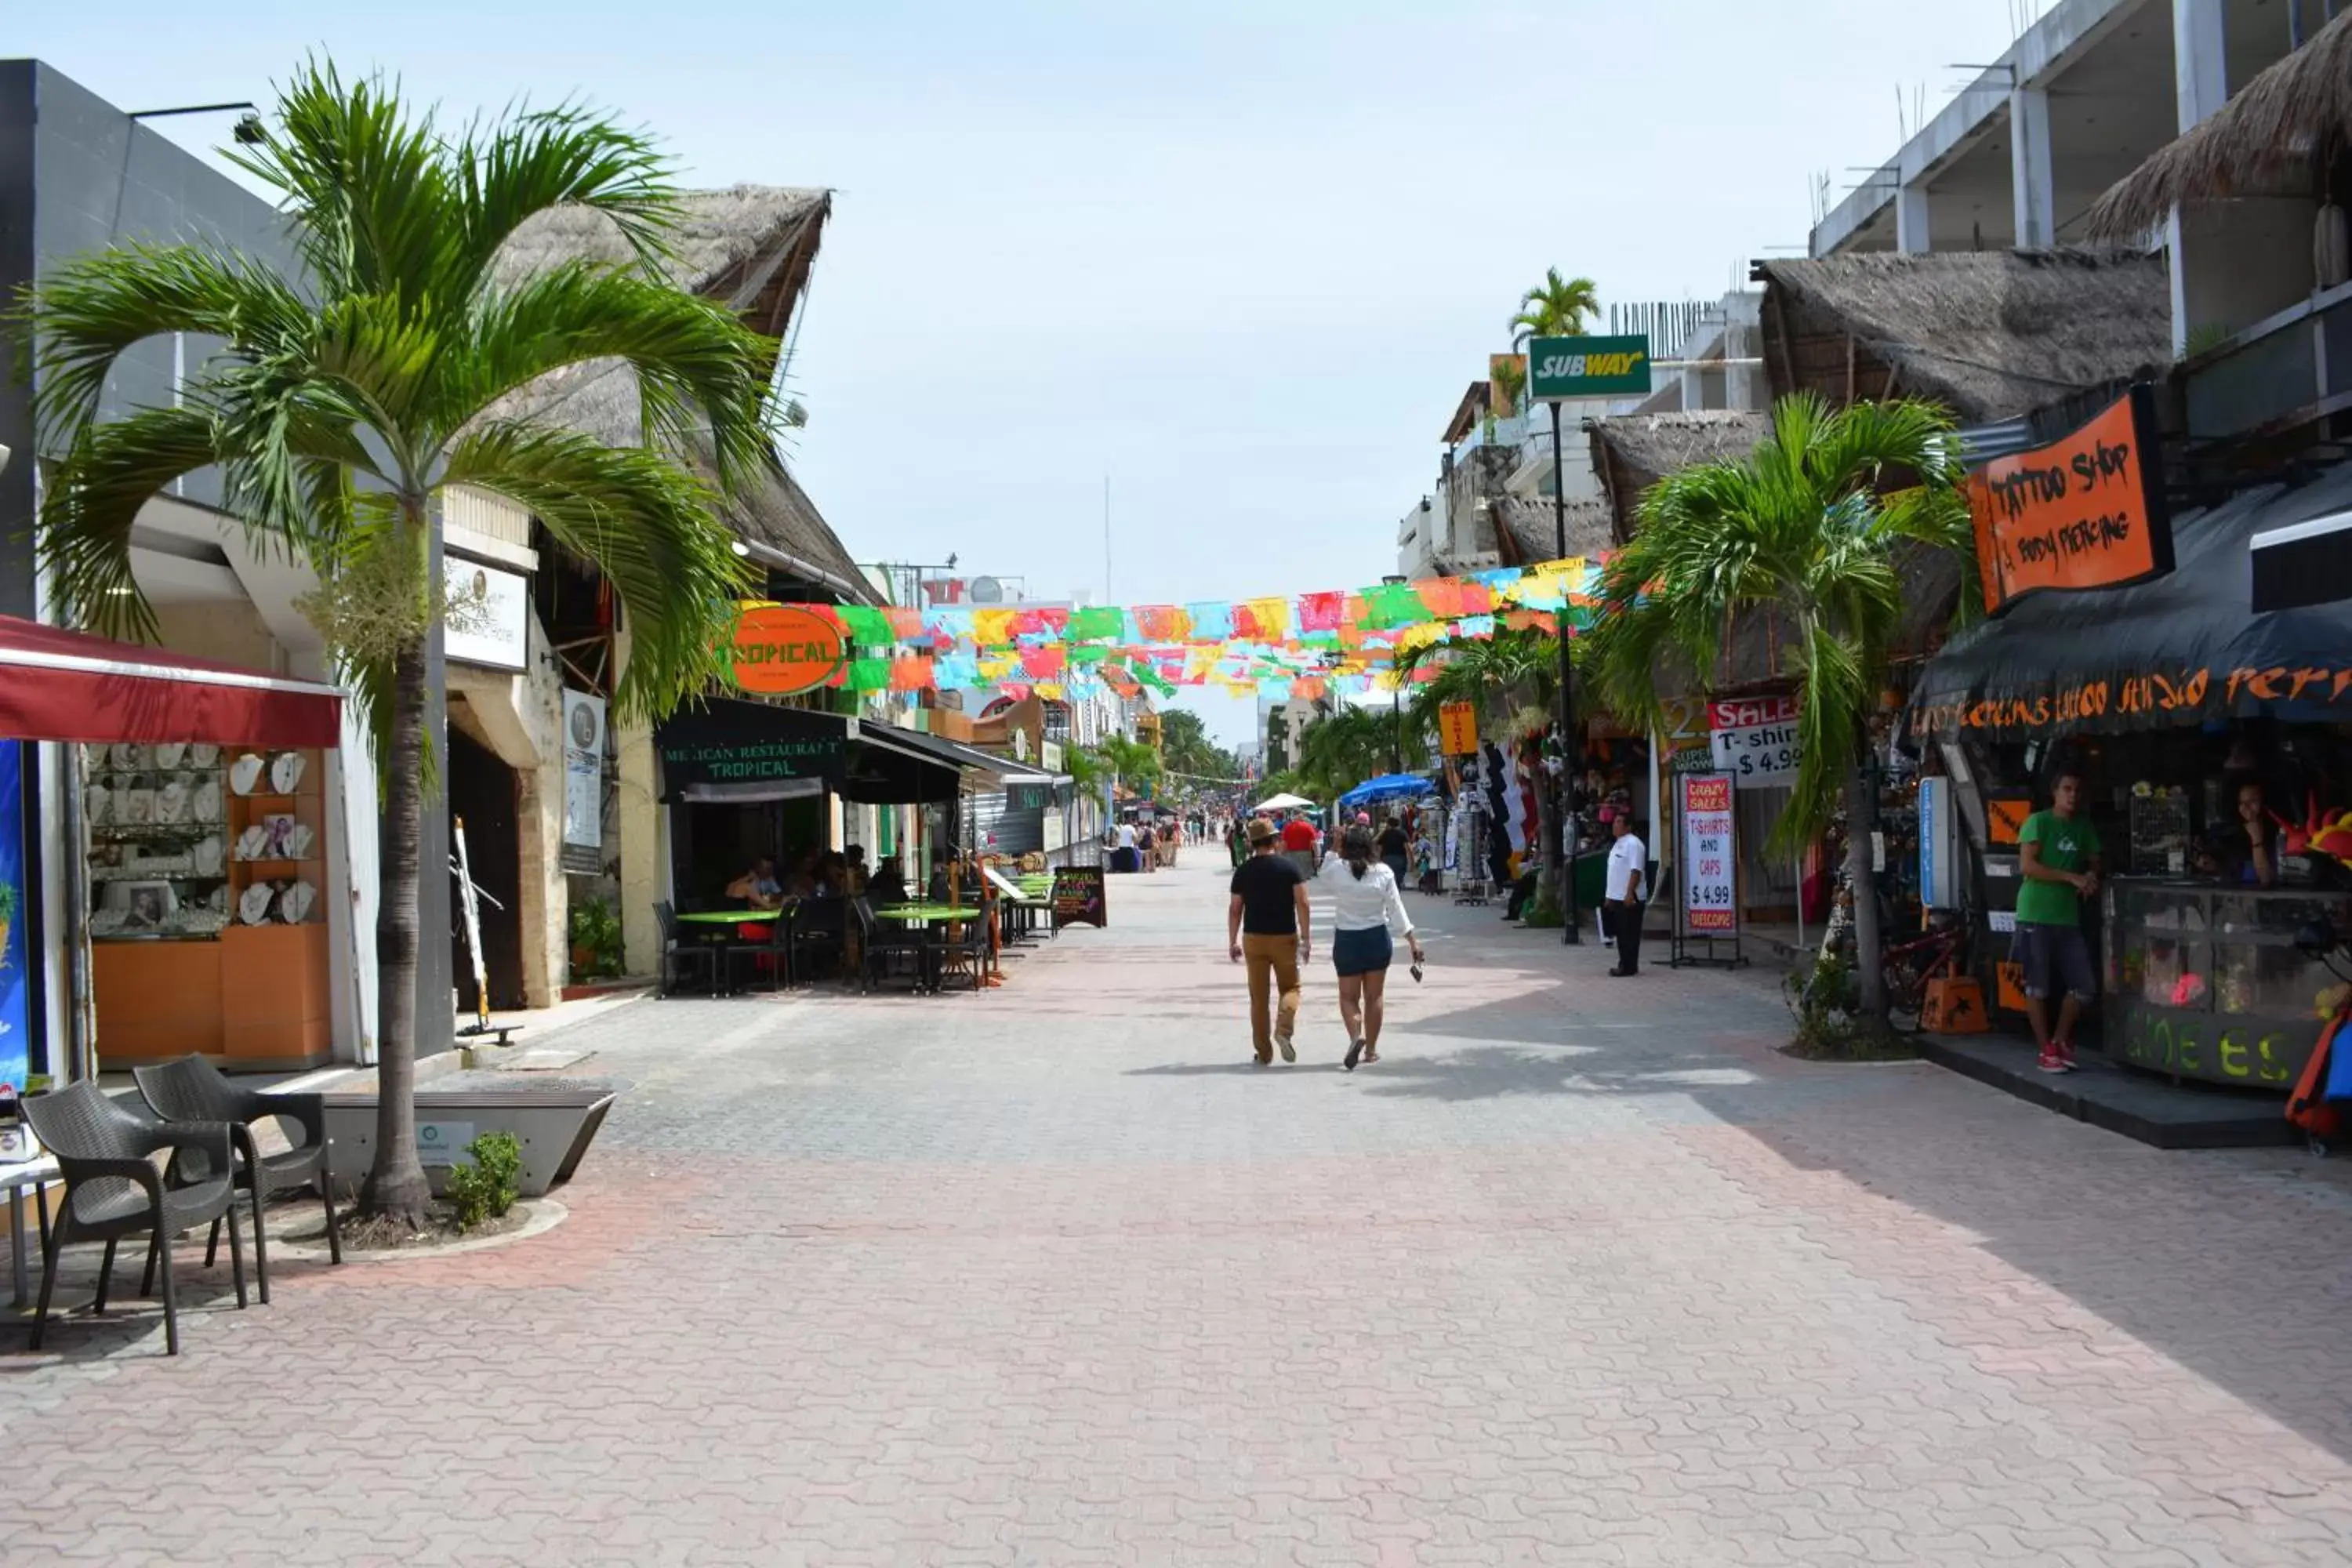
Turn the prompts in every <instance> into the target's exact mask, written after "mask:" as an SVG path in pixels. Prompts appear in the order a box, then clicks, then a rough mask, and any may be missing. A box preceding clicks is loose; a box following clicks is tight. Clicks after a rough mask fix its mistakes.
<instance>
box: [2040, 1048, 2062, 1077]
mask: <svg viewBox="0 0 2352 1568" xmlns="http://www.w3.org/2000/svg"><path fill="white" fill-rule="evenodd" d="M2035 1065H2036V1066H2038V1067H2039V1068H2041V1069H2042V1071H2043V1072H2064V1071H2065V1070H2066V1058H2064V1057H2062V1056H2060V1055H2059V1054H2058V1047H2056V1046H2052V1047H2048V1048H2047V1049H2045V1050H2044V1051H2043V1052H2042V1059H2041V1060H2040V1061H2039V1062H2038V1063H2036V1064H2035Z"/></svg>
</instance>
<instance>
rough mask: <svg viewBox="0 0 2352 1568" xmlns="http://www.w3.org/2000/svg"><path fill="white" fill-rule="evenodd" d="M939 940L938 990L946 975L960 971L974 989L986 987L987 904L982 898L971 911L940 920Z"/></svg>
mask: <svg viewBox="0 0 2352 1568" xmlns="http://www.w3.org/2000/svg"><path fill="white" fill-rule="evenodd" d="M939 942H940V952H939V966H940V971H939V973H940V990H942V991H944V990H946V989H947V983H948V976H949V975H950V974H960V975H962V976H964V977H966V978H967V979H969V980H971V988H972V990H973V991H975V992H980V991H985V990H986V989H988V961H989V949H988V906H987V903H986V901H985V900H983V901H982V905H981V907H980V908H979V909H978V910H974V911H973V912H972V913H971V914H969V915H966V916H964V917H962V918H961V919H959V920H957V921H954V922H953V923H951V924H947V923H943V925H942V929H941V931H940V938H939Z"/></svg>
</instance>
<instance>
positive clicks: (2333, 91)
mask: <svg viewBox="0 0 2352 1568" xmlns="http://www.w3.org/2000/svg"><path fill="white" fill-rule="evenodd" d="M2347 143H2352V11H2347V12H2346V13H2345V14H2344V15H2342V16H2337V17H2336V19H2335V20H2334V21H2332V22H2330V23H2328V24H2327V26H2325V27H2322V28H2321V29H2320V30H2319V31H2318V32H2317V33H2315V35H2313V37H2312V38H2311V41H2310V42H2309V43H2306V44H2305V45H2304V46H2303V47H2301V48H2299V49H2297V50H2295V51H2294V53H2293V54H2291V55H2288V56H2287V57H2286V58H2284V59H2282V60H2280V61H2278V62H2277V63H2275V64H2273V65H2272V66H2271V67H2269V68H2267V69H2265V70H2263V72H2262V73H2261V74H2259V75H2257V76H2256V77H2255V78H2254V79H2252V81H2250V82H2248V83H2247V84H2246V85H2245V86H2244V87H2243V88H2242V89H2240V90H2239V92H2238V94H2237V96H2235V97H2234V98H2232V99H2231V100H2230V101H2229V102H2227V103H2225V104H2223V105H2222V106H2221V108H2220V109H2218V110H2214V112H2213V113H2211V114H2210V115H2208V116H2207V117H2206V118H2205V119H2204V120H2203V121H2201V122H2200V123H2199V124H2198V125H2196V126H2195V127H2193V128H2192V129H2190V130H2189V131H2186V132H2182V133H2181V134H2180V135H2179V137H2177V138H2175V139H2174V140H2173V141H2171V142H2167V143H2166V144H2165V145H2164V146H2162V147H2160V148H2158V149H2157V151H2156V152H2155V153H2152V154H2150V155H2149V157H2148V159H2147V162H2146V163H2142V164H2141V165H2140V166H2139V167H2138V168H2137V169H2135V170H2133V171H2132V172H2131V173H2130V174H2126V175H2125V176H2124V177H2123V178H2122V179H2121V180H2118V181H2117V182H2116V184H2114V185H2112V186H2110V187H2109V188H2108V189H2107V191H2106V193H2105V195H2102V196H2100V197H2099V199H2098V200H2097V201H2096V202H2095V203H2093V204H2092V205H2091V210H2090V212H2089V213H2088V214H2087V215H2085V216H2084V228H2085V230H2086V232H2087V233H2088V234H2089V235H2090V237H2092V238H2094V239H2099V240H2116V241H2129V240H2134V239H2137V238H2140V237H2144V236H2146V235H2148V234H2150V233H2152V232H2154V231H2155V229H2156V228H2157V227H2158V226H2159V225H2160V224H2162V223H2163V222H2164V221H2165V220H2166V219H2167V217H2168V216H2170V214H2171V212H2172V209H2173V208H2174V207H2176V206H2185V205H2192V204H2195V203H2198V202H2210V201H2226V200H2230V199H2231V198H2242V197H2250V196H2283V195H2311V194H2312V191H2313V180H2314V175H2315V170H2314V164H2315V162H2316V161H2317V160H2318V159H2320V158H2321V157H2322V156H2324V155H2325V154H2326V153H2327V152H2328V151H2329V150H2331V149H2334V148H2338V147H2342V146H2344V145H2346V144H2347Z"/></svg>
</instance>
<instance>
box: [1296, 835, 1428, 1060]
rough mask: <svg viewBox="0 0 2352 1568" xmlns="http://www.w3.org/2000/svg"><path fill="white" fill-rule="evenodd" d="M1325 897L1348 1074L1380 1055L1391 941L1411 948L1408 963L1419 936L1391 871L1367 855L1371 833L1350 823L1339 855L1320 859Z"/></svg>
mask: <svg viewBox="0 0 2352 1568" xmlns="http://www.w3.org/2000/svg"><path fill="white" fill-rule="evenodd" d="M1318 880H1319V881H1320V882H1322V883H1323V885H1324V890H1325V891H1326V892H1328V893H1329V894H1330V895H1331V909H1332V921H1331V930H1332V936H1331V963H1332V966H1333V967H1334V968H1336V969H1337V970H1338V971H1339V1021H1340V1022H1341V1023H1342V1024H1344V1025H1346V1026H1347V1029H1348V1059H1347V1061H1346V1063H1345V1064H1344V1065H1345V1066H1346V1068H1347V1069H1348V1070H1349V1072H1353V1071H1355V1070H1356V1064H1357V1063H1358V1062H1359V1061H1366V1062H1376V1061H1378V1060H1380V1059H1381V1014H1382V1011H1383V1008H1382V1005H1381V1003H1382V997H1383V996H1384V995H1385V994H1386V993H1387V990H1388V983H1389V961H1390V960H1391V958H1392V957H1393V956H1394V955H1395V952H1396V947H1395V943H1394V942H1393V941H1392V940H1391V937H1392V935H1393V936H1401V937H1402V938H1404V940H1405V941H1406V942H1408V943H1409V944H1411V946H1412V962H1413V963H1414V964H1415V965H1416V966H1418V965H1419V964H1420V963H1421V937H1420V935H1419V933H1417V932H1416V931H1414V930H1413V929H1412V916H1411V915H1408V914H1406V913H1405V912H1404V900H1403V898H1402V896H1400V895H1399V893H1398V892H1397V879H1396V873H1395V872H1393V871H1391V870H1390V869H1389V868H1387V867H1386V866H1384V865H1381V863H1379V862H1378V861H1376V860H1374V859H1373V858H1372V836H1371V833H1370V831H1369V830H1368V829H1366V828H1363V827H1350V828H1349V829H1348V831H1347V834H1346V836H1345V837H1342V838H1341V839H1340V841H1339V854H1338V855H1335V856H1333V857H1332V858H1330V859H1328V860H1327V861H1325V862H1324V863H1323V869H1322V871H1321V873H1320V874H1319V876H1318Z"/></svg>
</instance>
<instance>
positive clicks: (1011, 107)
mask: <svg viewBox="0 0 2352 1568" xmlns="http://www.w3.org/2000/svg"><path fill="white" fill-rule="evenodd" d="M9 9H10V10H11V11H13V12H14V13H15V14H14V15H12V16H8V17H7V20H6V25H5V26H0V54H7V55H32V56H36V57H37V58H43V59H45V60H47V62H48V63H50V64H51V65H53V66H55V67H57V68H59V69H61V70H63V71H64V72H65V73H66V74H67V75H68V76H69V77H72V78H74V79H76V80H78V81H79V82H80V83H81V84H82V85H83V86H85V87H87V88H89V89H91V90H93V91H95V92H97V93H99V94H100V96H102V97H104V98H106V99H108V100H110V101H112V102H113V103H115V104H116V105H118V106H119V107H121V108H124V109H147V108H161V107H164V106H167V105H175V104H185V103H204V102H214V101H220V100H235V99H254V100H259V101H261V102H263V103H264V104H265V105H267V103H268V100H269V98H270V96H271V83H272V82H273V81H274V80H278V79H282V78H283V77H284V75H285V72H286V70H287V68H289V66H290V65H291V64H292V63H293V62H295V61H297V60H299V58H301V57H302V56H303V55H304V54H305V53H306V52H310V51H313V50H316V51H320V52H323V53H325V54H328V55H330V56H331V57H332V58H334V59H336V60H337V61H338V62H339V63H340V64H341V65H342V66H343V67H344V68H345V69H346V70H347V71H352V70H359V69H368V68H380V69H383V70H384V71H386V72H389V73H392V74H395V75H397V76H399V77H400V78H401V79H402V80H403V83H404V87H405V89H406V90H407V91H408V93H409V94H410V95H411V96H412V97H414V98H415V99H417V100H424V101H437V102H438V103H440V104H441V105H442V106H443V108H444V110H445V111H446V112H449V113H452V114H457V115H463V114H467V113H471V112H474V111H477V110H497V109H499V108H500V107H502V106H504V105H507V104H509V103H510V102H513V101H515V100H530V101H531V102H534V103H547V102H551V101H554V100H562V99H567V98H569V99H578V100H587V101H589V102H592V103H593V104H595V105H597V106H598V107H600V108H604V109H607V110H612V111H614V112H615V113H617V114H618V115H620V116H621V117H623V118H624V119H625V120H626V121H630V122H632V123H635V124H641V125H643V126H646V127H647V128H649V129H651V130H652V131H653V132H656V134H657V135H658V136H659V137H660V138H661V140H662V141H663V142H664V144H665V146H666V147H667V150H668V151H669V152H670V153H671V154H672V155H673V156H674V157H675V158H676V159H677V163H678V164H679V177H680V179H681V182H682V183H684V184H688V185H720V184H734V183H737V182H752V183H760V184H792V185H824V186H829V187H832V188H833V189H834V190H835V193H836V194H835V209H834V216H833V221H832V224H831V226H830V229H829V231H828V233H827V235H826V237H825V240H824V250H823V252H822V254H821V256H820V258H819V260H818V263H817V267H816V271H815V275H814V282H813V284H812V287H811V290H810V293H809V296H808V299H807V300H806V302H805V304H804V306H803V313H802V317H801V321H800V323H799V326H798V330H797V336H796V338H795V341H794V342H793V351H794V352H793V360H792V370H791V379H792V386H791V390H792V392H793V395H795V396H797V397H799V398H800V399H801V400H802V402H803V404H804V405H806V407H807V409H808V414H809V422H808V425H807V426H806V428H805V429H803V430H802V431H800V432H799V433H798V435H797V438H796V440H795V443H794V445H793V448H792V450H791V451H790V452H789V453H788V454H787V461H788V462H789V463H790V464H791V465H792V466H793V468H794V470H795V472H796V473H797V474H798V475H799V477H800V478H801V480H802V482H803V484H804V485H805V486H806V488H807V489H808V490H809V492H810V494H811V495H812V496H813V497H814V499H815V500H816V502H817V505H818V506H819V508H820V509H821V510H823V511H824V514H825V516H826V518H827V520H828V521H831V522H832V523H833V525H834V527H835V531H837V532H838V533H839V534H840V535H841V537H842V539H843V541H844V542H845V543H846V544H847V546H848V547H849V550H850V552H851V553H852V554H853V555H855V556H856V558H857V559H859V560H861V561H893V562H915V563H943V562H944V561H945V560H946V559H947V557H948V556H949V555H950V553H952V554H954V555H955V556H956V557H957V560H958V563H959V567H960V571H961V572H964V573H988V574H996V575H999V576H1003V577H1009V578H1015V579H1020V580H1022V581H1023V582H1024V583H1025V584H1026V587H1027V591H1028V593H1029V595H1030V596H1032V597H1034V598H1044V599H1065V598H1069V597H1072V596H1075V595H1081V594H1083V595H1091V596H1092V597H1093V598H1095V599H1096V600H1097V602H1102V601H1106V600H1108V601H1109V602H1117V603H1124V604H1140V603H1164V602H1171V601H1174V602H1181V601H1187V600H1194V599H1237V598H1246V597H1253V596H1258V595H1275V594H1281V595H1290V594H1297V593H1304V592H1309V591H1313V590H1318V589H1327V588H1348V587H1356V586H1360V585H1362V584H1366V583H1370V582H1376V581H1378V579H1379V578H1380V577H1381V574H1384V573H1387V572H1392V571H1394V570H1395V564H1396V531H1397V525H1398V521H1399V520H1400V519H1401V518H1402V517H1403V515H1404V514H1405V513H1406V512H1407V511H1408V510H1411V509H1412V507H1413V506H1414V504H1415V503H1416V502H1417V501H1418V500H1419V499H1420V498H1421V497H1422V496H1423V494H1424V493H1426V492H1428V491H1429V490H1431V489H1433V487H1434V484H1435V481H1436V478H1437V467H1438V457H1439V440H1438V437H1439V435H1440V432H1441V431H1442V429H1443V427H1444V423H1445V420H1446V418H1447V416H1449V415H1450V414H1451V413H1452V412H1453V409H1454V405H1455V404H1456V403H1457V402H1458V401H1459V400H1460V397H1461V395H1462V390H1463V388H1464V387H1465V385H1466V384H1469V383H1470V382H1471V381H1473V380H1475V379H1478V378H1479V377H1480V376H1482V375H1483V374H1484V372H1485V365H1486V354H1487V353H1490V352H1496V351H1500V350H1503V349H1506V348H1507V347H1508V346H1509V330H1508V327H1507V322H1508V321H1509V319H1510V316H1511V314H1512V312H1513V311H1514V310H1516V309H1517V301H1518V297H1519V295H1520V294H1521V293H1522V292H1523V291H1524V290H1525V289H1527V288H1528V286H1529V285H1531V284H1533V283H1535V282H1537V281H1538V280H1540V279H1541V278H1542V275H1543V272H1544V269H1545V268H1547V267H1558V268H1560V269H1561V270H1562V271H1563V272H1565V273H1567V274H1569V275H1570V276H1575V275H1579V274H1582V275H1586V276H1590V277H1591V278H1592V279H1595V281H1596V282H1597V283H1598V285H1599V288H1600V293H1601V300H1602V301H1603V303H1604V305H1605V304H1607V303H1609V302H1612V301H1618V302H1631V301H1638V300H1685V299H1698V300H1709V299H1714V298H1717V297H1719V296H1720V295H1721V294H1722V293H1723V292H1724V291H1725V290H1726V289H1728V288H1731V287H1734V286H1738V285H1740V284H1742V283H1744V281H1745V279H1746V277H1747V272H1748V262H1749V260H1750V259H1751V258H1757V257H1760V256H1768V255H1774V254H1790V253H1801V251H1802V248H1803V246H1804V242H1805V236H1806V232H1807V229H1808V227H1809V226H1810V222H1811V189H1812V182H1813V180H1814V179H1815V177H1816V176H1817V175H1818V174H1822V173H1824V172H1826V173H1828V174H1830V175H1831V178H1832V183H1833V186H1834V188H1835V192H1836V195H1841V196H1842V195H1843V192H1844V190H1845V189H1846V188H1847V186H1848V185H1849V184H1851V183H1852V182H1853V181H1854V180H1856V179H1858V178H1860V175H1859V174H1855V173H1853V172H1851V171H1850V169H1849V166H1850V165H1862V164H1873V163H1878V162H1881V161H1883V160H1885V158H1887V157H1888V156H1889V155H1890V154H1891V153H1893V152H1894V150H1895V147H1896V146H1897V144H1898V142H1899V136H1898V131H1897V118H1896V117H1897V102H1898V97H1901V98H1904V99H1906V100H1907V97H1908V94H1909V92H1910V91H1911V90H1913V89H1920V88H1924V89H1925V90H1926V93H1927V103H1928V109H1929V112H1930V113H1932V112H1933V111H1934V110H1935V109H1936V108H1937V106H1939V105H1940V104H1941V103H1942V102H1943V101H1944V100H1946V99H1947V98H1948V96H1949V92H1950V89H1952V88H1953V87H1954V86H1956V85H1957V84H1958V82H1959V81H1960V80H1961V79H1962V78H1963V76H1964V75H1965V74H1968V73H1964V72H1961V71H1959V70H1956V69H1953V68H1951V67H1952V66H1954V65H1955V64H1956V63H1958V62H1981V61H1985V60H1989V59H1991V58H1994V57H1995V56H1996V55H1997V54H1998V53H1999V52H2000V50H2001V49H2003V48H2004V47H2007V45H2008V43H2009V41H2010V39H2011V37H2012V36H2013V31H2012V26H2011V24H2012V20H2013V17H2012V12H2013V10H2014V9H2015V5H2014V4H2013V0H1934V3H1930V0H1780V3H1779V4H1776V5H1753V4H1751V3H1749V0H1638V3H1636V4H1627V3H1625V0H1549V3H1542V4H1505V3H1486V0H1445V3H1443V4H1440V3H1438V0H1423V4H1419V5H1395V4H1390V3H1387V0H1352V3H1349V4H1345V5H1342V4H1332V3H1327V0H1287V3H1281V4H1268V3H1266V0H1256V3H1255V4H1232V3H1228V0H1191V3H1188V4H1186V5H1181V6H1179V5H1164V4H1163V5H1156V6H1149V7H1147V6H1142V5H1120V4H1112V3H1097V4H1094V5H1080V4H1021V3H1019V0H1002V3H1000V4H995V5H987V6H973V5H966V4H945V3H938V0H930V3H916V0H858V3H856V4H854V5H853V4H838V3H837V4H835V5H800V4H791V3H775V0H771V3H768V4H763V5H756V6H754V5H733V4H725V3H717V0H705V3H703V4H700V5H693V6H681V7H679V8H677V10H675V11H672V10H668V9H667V8H664V7H647V6H645V5H627V6H622V5H615V4H612V3H611V0H570V3H568V4H563V5H555V4H549V3H545V0H499V3H498V4H495V5H483V4H481V3H480V0H474V3H472V4H455V3H452V0H404V3H403V4H399V5H378V4H343V5H334V6H320V5H315V4H306V5H289V4H281V3H278V0H241V3H240V4H239V5H235V6H232V7H230V8H228V9H226V10H217V9H215V10H207V11H204V12H201V13H197V12H191V11H190V10H188V9H187V7H186V6H185V5H180V4H170V5H167V4H160V3H156V0H106V3H104V4H100V5H27V6H21V7H9ZM153 123H154V124H155V125H156V127H157V129H159V130H162V131H163V132H166V133H167V134H170V135H172V136H173V137H174V139H176V140H180V141H182V142H185V143H187V144H188V145H190V146H192V147H195V148H199V149H205V148H209V147H211V146H212V145H214V144H215V143H216V142H219V141H221V140H223V139H225V138H226V134H227V131H228V126H227V123H226V119H225V118H219V119H187V120H163V121H155V122H153ZM1833 199H1834V197H1833ZM1106 478H1108V480H1109V483H1110V507H1109V515H1110V530H1109V548H1108V561H1106V551H1105V531H1104V504H1103V495H1104V480H1105V479H1106ZM1188 705H1192V706H1197V707H1198V708H1199V709H1200V710H1202V712H1203V714H1204V715H1205V716H1206V717H1207V718H1208V720H1209V721H1210V725H1211V729H1212V731H1213V733H1215V734H1216V735H1217V736H1218V737H1219V738H1220V739H1221V740H1223V741H1226V742H1234V741H1238V740H1241V739H1244V738H1245V737H1246V736H1247V735H1248V734H1249V733H1250V732H1251V731H1254V729H1255V717H1254V714H1253V713H1252V711H1251V710H1250V708H1249V706H1248V705H1247V704H1245V703H1242V702H1238V701H1233V700H1226V699H1223V698H1215V697H1211V698H1205V699H1203V698H1192V699H1189V700H1188Z"/></svg>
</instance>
